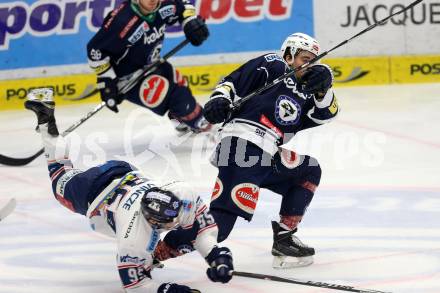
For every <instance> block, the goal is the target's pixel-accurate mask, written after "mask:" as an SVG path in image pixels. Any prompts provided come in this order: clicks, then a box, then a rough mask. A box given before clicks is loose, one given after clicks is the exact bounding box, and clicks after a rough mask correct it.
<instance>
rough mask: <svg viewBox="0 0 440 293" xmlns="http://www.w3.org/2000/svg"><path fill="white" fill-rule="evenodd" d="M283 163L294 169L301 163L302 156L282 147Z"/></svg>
mask: <svg viewBox="0 0 440 293" xmlns="http://www.w3.org/2000/svg"><path fill="white" fill-rule="evenodd" d="M280 149H281V152H280V157H281V163H282V164H283V165H284V166H285V167H286V168H288V169H294V168H296V167H298V166H299V165H300V164H301V156H300V155H298V154H297V153H295V152H294V151H289V150H286V149H283V148H280Z"/></svg>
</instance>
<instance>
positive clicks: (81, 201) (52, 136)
mask: <svg viewBox="0 0 440 293" xmlns="http://www.w3.org/2000/svg"><path fill="white" fill-rule="evenodd" d="M25 107H26V108H27V109H29V110H31V111H33V112H34V113H35V114H36V115H37V119H38V125H37V130H38V131H39V132H40V134H41V137H42V140H43V146H44V154H45V156H46V159H47V165H48V169H49V176H50V178H51V181H52V190H53V193H54V196H55V198H56V199H57V200H58V201H59V202H60V203H61V204H62V205H63V206H65V207H67V208H68V209H70V210H72V211H73V212H76V213H79V214H82V215H85V214H86V212H87V209H88V206H89V204H90V203H91V202H92V201H93V199H94V198H95V197H96V196H97V195H98V194H99V193H100V192H101V191H102V190H103V189H104V188H105V187H107V185H108V184H109V183H110V182H112V180H114V179H115V178H119V177H122V176H123V175H124V174H126V173H128V172H130V171H132V170H133V168H132V166H131V165H129V164H128V163H126V162H121V161H110V162H107V163H105V164H103V165H101V166H98V167H93V168H90V169H89V170H87V171H82V170H79V169H75V168H74V167H73V164H72V162H71V161H70V159H69V156H68V146H67V143H66V142H65V140H64V139H63V137H61V136H59V132H58V129H57V125H56V121H55V115H54V110H55V103H54V101H53V91H52V90H51V89H48V88H42V89H37V90H33V91H31V92H30V93H29V95H28V100H27V101H26V102H25Z"/></svg>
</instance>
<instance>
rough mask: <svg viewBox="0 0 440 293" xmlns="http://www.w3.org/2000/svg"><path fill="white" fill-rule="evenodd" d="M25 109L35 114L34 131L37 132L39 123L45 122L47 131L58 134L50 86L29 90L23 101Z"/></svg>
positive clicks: (54, 134)
mask: <svg viewBox="0 0 440 293" xmlns="http://www.w3.org/2000/svg"><path fill="white" fill-rule="evenodd" d="M24 106H25V108H26V109H29V110H31V111H33V112H34V113H35V114H36V115H37V119H38V122H37V123H38V125H37V127H36V129H35V130H36V131H37V132H39V130H40V125H42V124H46V123H47V127H48V133H49V134H50V135H52V136H58V135H59V132H58V129H57V125H56V123H55V115H54V111H55V102H54V101H53V91H52V89H50V88H40V89H34V90H31V91H30V92H29V93H28V95H27V101H26V102H25V103H24Z"/></svg>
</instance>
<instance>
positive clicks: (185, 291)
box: [157, 283, 201, 293]
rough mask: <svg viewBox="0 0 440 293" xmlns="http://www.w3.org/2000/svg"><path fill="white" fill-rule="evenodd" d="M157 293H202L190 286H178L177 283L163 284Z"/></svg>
mask: <svg viewBox="0 0 440 293" xmlns="http://www.w3.org/2000/svg"><path fill="white" fill-rule="evenodd" d="M157 293H201V292H200V291H199V290H197V289H191V288H190V287H188V286H183V285H178V284H176V283H163V284H162V285H160V286H159V288H158V289H157Z"/></svg>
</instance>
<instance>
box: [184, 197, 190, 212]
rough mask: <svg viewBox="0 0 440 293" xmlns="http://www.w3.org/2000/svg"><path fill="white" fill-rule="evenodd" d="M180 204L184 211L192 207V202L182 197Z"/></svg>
mask: <svg viewBox="0 0 440 293" xmlns="http://www.w3.org/2000/svg"><path fill="white" fill-rule="evenodd" d="M182 206H183V210H184V211H186V212H189V211H190V210H191V209H192V207H193V204H192V201H190V200H186V199H183V200H182Z"/></svg>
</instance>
